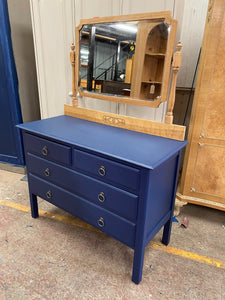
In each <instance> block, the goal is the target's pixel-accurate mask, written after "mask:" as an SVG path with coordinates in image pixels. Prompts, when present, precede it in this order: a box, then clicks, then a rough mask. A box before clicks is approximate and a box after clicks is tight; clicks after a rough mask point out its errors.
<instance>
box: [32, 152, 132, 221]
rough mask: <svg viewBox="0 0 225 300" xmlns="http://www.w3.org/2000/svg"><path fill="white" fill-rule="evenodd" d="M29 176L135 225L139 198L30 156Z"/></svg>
mask: <svg viewBox="0 0 225 300" xmlns="http://www.w3.org/2000/svg"><path fill="white" fill-rule="evenodd" d="M27 169H28V172H30V173H32V174H34V175H37V176H38V177H42V178H43V179H45V180H48V181H51V182H52V183H54V184H56V185H57V186H61V187H63V188H65V189H66V190H68V191H71V192H72V193H75V194H76V195H78V196H80V197H82V198H84V199H86V200H90V201H92V202H93V203H95V204H97V205H99V206H101V207H103V208H105V209H108V210H110V211H112V212H114V213H116V214H118V215H120V216H122V217H124V218H127V219H129V220H132V221H135V220H136V217H137V203H138V196H137V195H134V194H131V193H129V192H127V191H124V190H121V189H119V188H117V187H114V186H112V185H111V186H110V185H109V184H106V183H105V182H101V181H99V180H97V179H94V178H91V177H89V176H86V175H84V174H82V173H79V172H76V171H74V170H71V169H69V168H65V167H63V166H60V165H57V164H55V163H53V162H50V161H47V160H45V159H42V158H40V157H37V156H36V155H34V154H31V153H28V154H27Z"/></svg>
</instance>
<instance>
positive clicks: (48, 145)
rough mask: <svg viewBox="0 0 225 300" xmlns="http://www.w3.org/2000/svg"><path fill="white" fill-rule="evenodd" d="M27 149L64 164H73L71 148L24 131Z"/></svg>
mask: <svg viewBox="0 0 225 300" xmlns="http://www.w3.org/2000/svg"><path fill="white" fill-rule="evenodd" d="M23 139H24V145H25V151H26V152H31V153H35V154H37V155H39V156H41V157H43V158H46V159H50V160H54V161H56V162H60V163H63V164H67V165H70V164H71V148H70V147H68V146H65V145H61V144H58V143H55V142H51V141H48V140H47V139H43V138H40V137H37V136H34V135H31V134H29V133H24V138H23Z"/></svg>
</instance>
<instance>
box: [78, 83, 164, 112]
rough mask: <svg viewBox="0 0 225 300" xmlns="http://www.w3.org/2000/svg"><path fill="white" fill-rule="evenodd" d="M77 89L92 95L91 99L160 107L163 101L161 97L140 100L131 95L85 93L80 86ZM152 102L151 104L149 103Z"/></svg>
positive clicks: (84, 94)
mask: <svg viewBox="0 0 225 300" xmlns="http://www.w3.org/2000/svg"><path fill="white" fill-rule="evenodd" d="M77 90H78V92H79V94H80V95H81V96H85V97H90V99H89V101H91V98H94V99H99V100H106V101H112V102H118V103H127V104H133V105H139V106H150V107H153V108H157V107H159V105H160V103H161V99H160V98H158V99H156V100H155V101H151V100H141V99H140V100H139V99H132V102H131V99H130V97H125V96H124V97H115V96H107V95H103V94H97V93H84V92H83V91H82V90H81V89H80V87H77ZM149 103H151V105H150V104H149Z"/></svg>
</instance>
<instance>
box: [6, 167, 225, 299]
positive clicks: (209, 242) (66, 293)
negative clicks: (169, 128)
mask: <svg viewBox="0 0 225 300" xmlns="http://www.w3.org/2000/svg"><path fill="white" fill-rule="evenodd" d="M24 179H25V178H24V175H23V174H16V173H12V172H8V171H5V170H0V300H3V299H7V300H8V299H16V300H17V299H60V300H61V299H121V300H126V299H127V300H130V299H190V300H194V299H203V300H207V299H209V300H211V299H214V300H217V299H218V300H224V299H225V212H222V211H218V210H215V209H210V208H206V207H200V206H195V205H191V204H188V205H186V206H184V207H183V208H182V209H181V213H180V215H179V216H178V217H177V219H178V221H179V223H173V229H172V235H171V242H170V244H169V247H161V243H160V241H161V233H162V232H160V233H159V234H158V235H157V236H156V237H155V238H154V240H153V243H150V244H149V245H148V246H147V248H146V251H145V261H144V268H143V279H142V282H141V283H140V284H139V285H135V284H134V283H132V281H131V273H132V259H133V251H132V250H131V249H129V248H128V247H126V246H125V245H123V244H121V243H119V242H118V241H116V240H114V239H113V238H111V237H108V236H107V235H105V234H103V233H100V232H99V231H97V230H94V229H93V228H92V227H90V226H87V225H86V224H84V223H82V222H79V220H77V219H76V218H74V217H72V216H71V215H69V214H67V213H65V212H64V211H62V210H60V209H58V208H56V207H54V206H52V205H50V204H48V203H46V202H45V201H43V200H41V199H39V209H40V217H39V218H38V219H32V218H31V216H30V211H29V198H28V187H27V181H26V180H24ZM184 217H188V218H189V226H188V228H184V227H182V226H180V223H181V222H182V221H183V219H184Z"/></svg>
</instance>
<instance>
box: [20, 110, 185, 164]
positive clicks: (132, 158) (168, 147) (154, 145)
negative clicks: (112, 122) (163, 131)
mask: <svg viewBox="0 0 225 300" xmlns="http://www.w3.org/2000/svg"><path fill="white" fill-rule="evenodd" d="M19 127H20V128H21V129H25V130H28V131H29V132H32V133H36V134H40V132H41V134H42V135H43V136H45V137H47V138H48V139H49V138H50V139H55V138H56V139H60V140H62V141H63V142H66V143H69V144H70V143H72V144H73V143H76V145H77V146H78V147H82V148H85V149H87V150H92V151H95V152H99V153H101V154H103V155H104V154H106V155H110V156H111V157H113V158H117V159H122V160H123V161H126V162H129V163H132V164H136V165H139V166H142V167H146V168H150V169H153V168H155V167H157V166H158V165H159V164H161V163H162V162H164V161H165V160H167V159H168V158H169V157H170V156H171V155H173V154H174V153H176V152H177V151H179V150H181V149H182V148H183V147H184V146H185V145H186V144H187V142H186V141H183V142H181V141H175V140H171V139H165V138H162V137H158V136H154V135H149V134H144V133H140V132H134V131H130V130H126V129H122V128H116V127H111V126H107V125H103V124H98V123H94V122H89V121H85V120H81V119H77V118H73V117H69V116H64V115H63V116H58V117H54V118H49V119H45V120H41V121H35V122H30V123H26V124H22V125H20V126H19ZM134 141H135V142H134Z"/></svg>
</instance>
